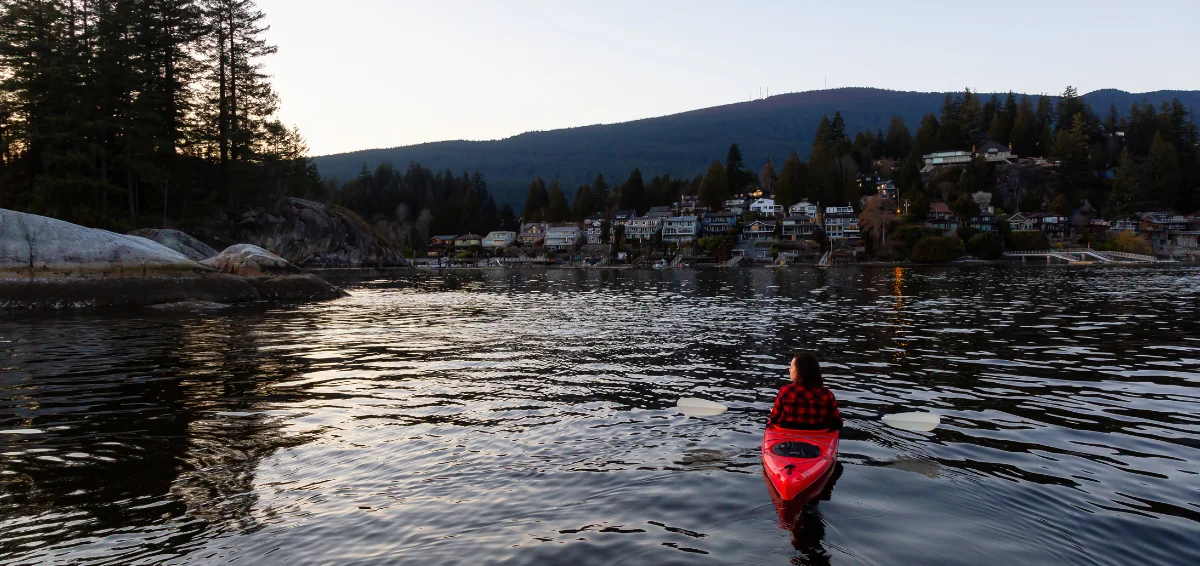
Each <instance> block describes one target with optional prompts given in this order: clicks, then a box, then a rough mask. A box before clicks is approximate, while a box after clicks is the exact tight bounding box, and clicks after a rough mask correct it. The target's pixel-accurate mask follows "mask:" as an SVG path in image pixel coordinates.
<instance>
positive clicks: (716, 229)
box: [701, 212, 737, 237]
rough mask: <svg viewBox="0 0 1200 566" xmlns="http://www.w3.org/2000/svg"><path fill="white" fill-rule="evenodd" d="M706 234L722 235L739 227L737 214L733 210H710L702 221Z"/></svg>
mask: <svg viewBox="0 0 1200 566" xmlns="http://www.w3.org/2000/svg"><path fill="white" fill-rule="evenodd" d="M701 224H702V226H703V228H704V235H705V236H710V237H711V236H720V235H723V234H727V233H729V231H730V230H734V229H736V228H737V215H735V214H734V213H732V212H710V213H708V214H705V215H704V221H703V222H702V223H701Z"/></svg>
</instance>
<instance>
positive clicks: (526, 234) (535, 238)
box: [517, 222, 550, 248]
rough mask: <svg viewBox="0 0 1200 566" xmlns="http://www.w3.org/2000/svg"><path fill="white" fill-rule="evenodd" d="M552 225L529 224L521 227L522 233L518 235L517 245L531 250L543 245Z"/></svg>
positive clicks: (541, 223) (543, 223) (542, 223)
mask: <svg viewBox="0 0 1200 566" xmlns="http://www.w3.org/2000/svg"><path fill="white" fill-rule="evenodd" d="M549 227H550V225H549V224H546V223H545V222H529V223H526V224H523V225H521V233H520V234H518V235H517V243H518V244H520V245H522V246H524V247H527V248H531V247H534V246H540V245H542V242H543V241H545V240H546V230H547V229H549Z"/></svg>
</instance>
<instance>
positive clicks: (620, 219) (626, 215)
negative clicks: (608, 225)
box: [612, 210, 637, 226]
mask: <svg viewBox="0 0 1200 566" xmlns="http://www.w3.org/2000/svg"><path fill="white" fill-rule="evenodd" d="M634 218H637V211H636V210H614V211H613V213H612V223H613V226H616V225H618V224H622V225H623V224H625V223H627V222H629V221H630V220H633V219H634Z"/></svg>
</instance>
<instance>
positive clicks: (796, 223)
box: [780, 214, 857, 242]
mask: <svg viewBox="0 0 1200 566" xmlns="http://www.w3.org/2000/svg"><path fill="white" fill-rule="evenodd" d="M856 228H857V226H856ZM816 231H817V224H816V223H815V222H813V218H812V217H811V216H809V215H807V214H793V215H791V216H788V217H786V218H784V219H783V226H781V227H780V239H782V240H787V241H791V242H799V241H803V240H811V239H812V238H813V234H814V233H815V232H816Z"/></svg>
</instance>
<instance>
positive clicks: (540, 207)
mask: <svg viewBox="0 0 1200 566" xmlns="http://www.w3.org/2000/svg"><path fill="white" fill-rule="evenodd" d="M548 204H550V193H549V192H547V191H546V181H544V180H542V178H541V177H538V178H536V179H534V180H533V181H532V182H530V183H529V192H527V193H525V209H524V211H523V212H522V213H521V218H523V219H524V220H525V222H537V221H538V220H539V219H540V218H541V217H542V216H543V215H544V212H545V209H546V205H548Z"/></svg>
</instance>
